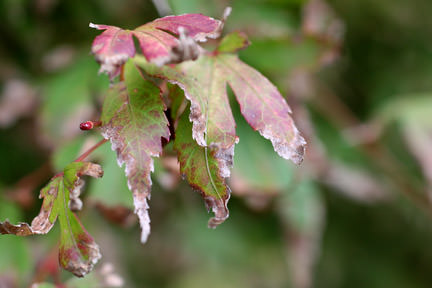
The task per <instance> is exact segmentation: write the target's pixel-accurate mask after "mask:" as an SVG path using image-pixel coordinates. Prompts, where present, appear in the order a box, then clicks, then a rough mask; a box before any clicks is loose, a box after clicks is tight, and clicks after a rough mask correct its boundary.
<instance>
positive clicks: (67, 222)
mask: <svg viewBox="0 0 432 288" xmlns="http://www.w3.org/2000/svg"><path fill="white" fill-rule="evenodd" d="M83 175H88V176H92V177H102V175H103V171H102V168H101V167H100V166H99V165H97V164H93V163H90V162H73V163H71V164H69V165H68V166H67V167H66V168H65V170H64V172H63V173H62V174H59V175H58V176H56V177H54V178H53V179H52V180H51V182H50V183H49V184H48V185H47V186H46V187H45V188H43V189H42V190H41V193H40V197H43V198H44V201H43V203H42V208H41V211H40V213H39V215H38V216H37V217H36V218H34V219H33V221H32V223H31V225H28V224H27V223H20V224H18V225H12V224H10V223H9V221H5V222H0V233H1V234H15V235H18V236H28V235H33V234H46V233H48V232H49V231H50V230H51V228H52V227H53V225H54V223H55V221H56V219H57V217H58V218H59V221H60V226H61V240H60V250H59V261H60V264H61V266H62V267H63V268H65V269H66V270H68V271H70V272H72V273H73V274H75V275H76V276H78V277H83V276H84V275H86V274H87V273H89V272H90V271H91V270H92V269H93V266H94V265H95V264H96V263H97V261H98V260H99V259H100V257H101V255H100V253H99V247H98V245H97V244H96V243H95V242H94V240H93V238H92V237H91V236H90V235H89V234H88V232H87V231H86V230H85V229H84V227H83V226H82V224H81V223H80V222H79V220H78V218H77V217H76V215H75V214H74V213H72V211H71V210H70V209H69V204H70V200H71V198H70V195H71V194H72V193H73V192H72V191H74V190H75V194H77V193H78V191H77V190H79V189H80V188H81V187H82V180H81V178H80V177H81V176H83ZM78 194H79V193H78Z"/></svg>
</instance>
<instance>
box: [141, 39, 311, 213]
mask: <svg viewBox="0 0 432 288" xmlns="http://www.w3.org/2000/svg"><path fill="white" fill-rule="evenodd" d="M248 44H249V41H248V40H247V37H246V36H245V35H244V34H242V33H238V32H235V33H232V34H229V35H227V36H226V37H225V38H224V39H222V41H221V44H220V46H219V47H218V49H217V50H216V51H214V52H212V53H208V54H206V55H202V56H201V57H200V58H199V59H198V60H196V61H187V62H183V63H181V64H180V65H177V66H176V67H172V66H163V67H158V66H156V65H153V64H151V63H148V62H147V61H146V59H144V58H143V57H139V56H136V57H135V63H137V65H139V66H140V67H141V68H142V69H143V70H144V71H145V72H146V73H147V74H149V75H151V76H154V77H160V78H164V79H167V80H168V81H170V82H171V83H174V84H177V85H178V86H180V87H181V88H182V89H183V90H184V92H185V97H186V98H187V99H188V100H189V101H190V103H191V108H190V111H191V112H190V115H189V119H190V121H191V122H192V123H193V127H192V138H193V139H195V140H196V142H197V144H198V145H199V146H201V147H205V148H206V149H207V150H206V155H207V157H208V155H210V154H211V156H212V157H214V159H215V160H216V165H212V166H213V168H217V173H218V175H217V176H218V177H221V178H226V177H229V176H230V168H231V167H232V164H233V155H234V145H235V144H236V143H237V141H238V137H237V136H236V134H235V122H234V118H233V116H232V112H231V108H230V105H229V101H228V96H227V85H229V86H230V87H231V88H232V90H233V91H234V94H235V96H236V98H237V101H238V102H239V104H240V110H241V113H242V115H243V116H244V117H245V119H246V121H247V122H248V123H249V124H250V126H252V128H253V129H255V130H258V131H259V132H260V134H261V135H262V136H264V137H265V138H266V139H269V140H270V141H271V142H272V144H273V148H274V150H275V151H276V152H277V153H278V154H279V155H280V156H281V157H283V158H285V159H290V160H292V161H293V162H294V163H296V164H300V163H301V162H302V160H303V154H304V145H305V144H306V142H305V140H304V139H303V137H302V136H301V135H300V133H299V131H298V130H297V128H296V126H295V125H294V122H293V120H292V118H291V117H290V113H291V110H290V108H289V106H288V104H287V103H286V101H285V99H284V98H283V97H282V95H281V94H280V93H279V91H278V90H277V88H276V87H275V86H274V85H273V84H272V83H270V81H269V80H268V79H267V78H265V77H264V76H263V75H261V74H260V73H259V72H258V71H256V70H254V69H253V68H251V67H250V66H248V65H246V64H245V63H243V62H241V61H240V60H239V59H238V57H237V56H236V55H234V54H233V53H234V52H236V51H238V50H240V49H244V48H245V47H246V46H247V45H248ZM177 134H178V133H176V137H178V135H177ZM209 150H210V151H209ZM180 158H181V155H180ZM208 161H209V159H207V160H206V163H204V164H206V165H204V166H197V167H195V169H203V170H205V169H204V167H207V170H208V167H209V166H210V165H209V162H208ZM180 162H181V160H180ZM196 162H197V163H198V162H199V161H196ZM184 172H185V174H186V176H187V178H188V179H191V178H194V179H198V178H197V177H195V176H193V175H191V173H192V172H196V171H194V170H193V169H192V168H191V169H186V168H184ZM210 172H211V173H213V172H212V171H210ZM210 172H209V171H207V174H209V173H210ZM188 174H189V175H188ZM207 178H211V177H210V176H209V175H208V177H207ZM199 179H200V180H202V181H204V182H201V183H200V185H196V183H193V186H195V187H204V186H206V185H207V184H208V183H206V182H205V179H206V177H200V178H199ZM207 180H208V179H207ZM201 192H202V193H203V195H205V197H206V196H207V194H206V192H205V191H203V189H201ZM209 197H213V196H211V195H210V196H209ZM213 199H216V198H213ZM226 200H228V198H227V199H226ZM206 202H207V203H208V202H209V201H208V199H206ZM214 209H217V208H214Z"/></svg>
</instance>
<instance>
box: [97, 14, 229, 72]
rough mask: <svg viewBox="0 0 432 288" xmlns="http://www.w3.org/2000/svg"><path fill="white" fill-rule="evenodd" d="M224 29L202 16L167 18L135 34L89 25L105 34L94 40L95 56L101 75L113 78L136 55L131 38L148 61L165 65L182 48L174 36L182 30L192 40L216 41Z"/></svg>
mask: <svg viewBox="0 0 432 288" xmlns="http://www.w3.org/2000/svg"><path fill="white" fill-rule="evenodd" d="M222 26H223V23H222V22H221V21H219V20H215V19H213V18H210V17H207V16H204V15H201V14H185V15H180V16H167V17H164V18H160V19H156V20H155V21H153V22H150V23H147V24H144V25H142V26H139V27H138V28H136V29H135V30H132V31H130V30H123V29H121V28H118V27H114V26H108V25H97V24H93V23H90V27H92V28H96V29H98V30H105V31H104V32H103V33H102V34H100V35H99V36H97V37H96V38H95V39H94V41H93V45H92V53H93V54H94V55H95V57H96V60H97V61H98V62H99V63H101V68H100V72H107V73H108V75H109V76H110V77H111V78H113V77H115V76H117V75H119V74H120V67H121V66H122V65H123V64H124V63H125V62H126V60H127V59H128V58H130V57H133V56H134V55H135V46H134V43H133V39H132V35H133V36H135V37H136V38H137V39H138V42H139V44H140V48H141V50H142V53H143V55H144V56H145V57H146V58H147V60H149V61H152V62H154V63H156V64H158V65H162V64H165V63H166V62H167V61H169V60H170V59H171V56H170V55H171V50H172V49H173V48H174V47H176V46H178V45H179V41H178V39H177V38H176V37H174V36H173V35H172V34H174V35H177V36H178V35H179V28H180V27H183V28H184V29H185V30H186V33H187V35H188V37H191V38H192V39H193V40H195V41H205V40H206V39H207V38H217V37H218V36H219V34H220V31H221V28H222Z"/></svg>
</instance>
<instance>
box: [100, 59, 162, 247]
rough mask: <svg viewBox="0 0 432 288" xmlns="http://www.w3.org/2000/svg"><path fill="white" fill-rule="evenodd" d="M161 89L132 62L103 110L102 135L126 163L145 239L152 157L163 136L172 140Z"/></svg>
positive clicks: (159, 147)
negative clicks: (144, 76)
mask: <svg viewBox="0 0 432 288" xmlns="http://www.w3.org/2000/svg"><path fill="white" fill-rule="evenodd" d="M160 93H161V92H160V90H159V88H158V87H156V86H155V85H154V84H153V83H152V82H150V81H146V80H145V79H143V78H142V76H141V75H140V73H139V71H138V69H137V68H136V67H135V65H134V64H133V62H131V61H130V62H128V63H127V64H126V66H125V82H120V83H118V84H116V85H114V86H113V87H112V88H111V89H110V91H109V93H108V94H107V96H106V99H105V102H104V106H103V109H102V116H101V120H102V135H103V136H104V137H105V138H106V139H109V140H110V141H111V144H112V149H113V150H114V151H116V152H117V161H118V163H119V165H120V166H122V165H123V164H125V173H126V176H127V178H128V186H129V189H130V190H131V191H132V193H133V198H134V205H135V213H136V214H137V215H138V217H139V220H140V224H141V228H142V234H141V242H143V243H144V242H146V241H147V237H148V235H149V234H150V218H149V215H148V211H147V210H148V208H149V207H148V204H147V199H149V198H150V190H151V185H152V181H151V177H150V173H151V172H153V169H154V167H153V159H152V157H158V156H159V155H160V154H161V153H162V143H161V139H162V138H165V139H169V136H170V133H169V129H168V120H167V119H166V117H165V114H164V110H165V109H166V108H165V105H164V103H163V101H162V99H161V95H160Z"/></svg>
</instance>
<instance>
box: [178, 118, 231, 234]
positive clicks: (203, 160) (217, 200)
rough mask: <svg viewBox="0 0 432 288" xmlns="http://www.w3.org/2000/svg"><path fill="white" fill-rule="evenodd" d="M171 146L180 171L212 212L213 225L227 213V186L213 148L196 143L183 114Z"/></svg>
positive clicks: (215, 150)
mask: <svg viewBox="0 0 432 288" xmlns="http://www.w3.org/2000/svg"><path fill="white" fill-rule="evenodd" d="M174 149H175V150H176V151H177V155H178V160H179V162H180V171H181V173H182V174H183V175H185V176H186V177H187V180H188V182H189V184H190V185H191V186H192V187H193V188H195V189H197V190H198V191H200V193H201V195H202V197H203V198H204V200H205V203H206V206H207V209H208V210H210V209H211V210H212V211H213V212H214V214H215V216H214V217H213V218H211V219H210V221H209V223H208V225H209V227H210V228H215V227H216V226H217V225H219V224H221V223H222V222H224V221H225V220H226V219H227V218H228V216H229V211H228V208H227V203H228V200H229V198H230V189H229V188H228V186H227V185H226V184H225V180H224V177H226V176H223V175H221V173H220V166H221V165H220V160H219V159H218V155H217V154H216V153H217V149H212V148H211V147H202V146H199V145H198V144H197V143H196V141H194V140H193V139H192V124H191V123H190V122H189V120H188V117H187V113H183V115H182V116H181V118H180V120H179V122H178V126H177V130H176V138H175V142H174ZM231 161H232V159H231Z"/></svg>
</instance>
